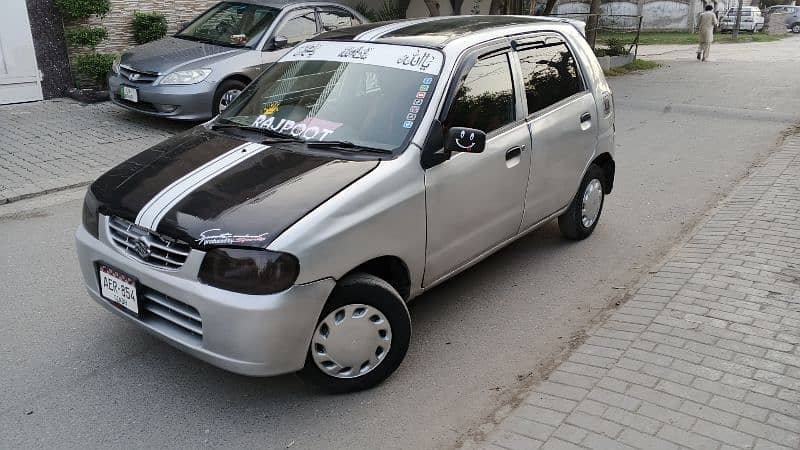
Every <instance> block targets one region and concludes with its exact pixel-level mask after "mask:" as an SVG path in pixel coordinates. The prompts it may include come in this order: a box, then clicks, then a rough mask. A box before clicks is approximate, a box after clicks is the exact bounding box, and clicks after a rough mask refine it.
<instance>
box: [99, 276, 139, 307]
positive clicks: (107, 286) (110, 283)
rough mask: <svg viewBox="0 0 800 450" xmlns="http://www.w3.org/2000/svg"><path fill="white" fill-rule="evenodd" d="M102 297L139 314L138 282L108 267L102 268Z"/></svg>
mask: <svg viewBox="0 0 800 450" xmlns="http://www.w3.org/2000/svg"><path fill="white" fill-rule="evenodd" d="M99 270H100V295H102V296H103V298H105V299H106V300H110V301H111V302H113V303H116V304H117V305H119V306H121V307H123V308H124V309H127V310H128V311H130V312H132V313H134V314H136V315H138V314H139V300H138V299H137V298H136V280H135V279H133V278H131V277H129V276H128V275H125V274H124V273H122V272H120V271H118V270H116V269H112V268H111V267H108V266H103V265H101V266H100V269H99Z"/></svg>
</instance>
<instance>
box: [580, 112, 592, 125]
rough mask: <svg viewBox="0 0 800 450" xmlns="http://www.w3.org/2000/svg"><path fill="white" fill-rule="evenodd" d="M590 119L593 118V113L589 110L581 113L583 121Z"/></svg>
mask: <svg viewBox="0 0 800 450" xmlns="http://www.w3.org/2000/svg"><path fill="white" fill-rule="evenodd" d="M590 120H592V115H591V114H589V113H588V112H585V113H583V115H581V123H585V122H588V121H590Z"/></svg>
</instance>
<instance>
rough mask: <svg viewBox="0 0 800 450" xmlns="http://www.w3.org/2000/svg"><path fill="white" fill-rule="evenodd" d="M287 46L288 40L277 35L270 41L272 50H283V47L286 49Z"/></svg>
mask: <svg viewBox="0 0 800 450" xmlns="http://www.w3.org/2000/svg"><path fill="white" fill-rule="evenodd" d="M288 45H289V39H288V38H287V37H286V36H282V35H279V36H275V38H274V39H272V48H273V49H279V48H284V47H286V46H288Z"/></svg>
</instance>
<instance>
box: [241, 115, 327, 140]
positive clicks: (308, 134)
mask: <svg viewBox="0 0 800 450" xmlns="http://www.w3.org/2000/svg"><path fill="white" fill-rule="evenodd" d="M252 126H253V127H256V128H269V129H270V130H272V131H275V132H277V133H282V134H290V135H291V136H293V137H296V138H303V139H305V140H307V141H310V140H314V139H316V140H318V141H323V140H325V138H327V137H328V136H329V135H331V134H333V132H334V131H336V129H337V128H339V127H340V126H342V123H339V122H331V121H329V120H323V119H317V118H313V117H312V118H306V119H303V120H301V121H300V122H295V121H294V120H288V119H279V120H276V118H275V117H272V116H267V115H265V114H262V115H260V116H258V117H256V120H254V121H253V124H252Z"/></svg>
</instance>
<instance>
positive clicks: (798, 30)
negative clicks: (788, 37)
mask: <svg viewBox="0 0 800 450" xmlns="http://www.w3.org/2000/svg"><path fill="white" fill-rule="evenodd" d="M792 33H800V23H796V24H794V25H792Z"/></svg>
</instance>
